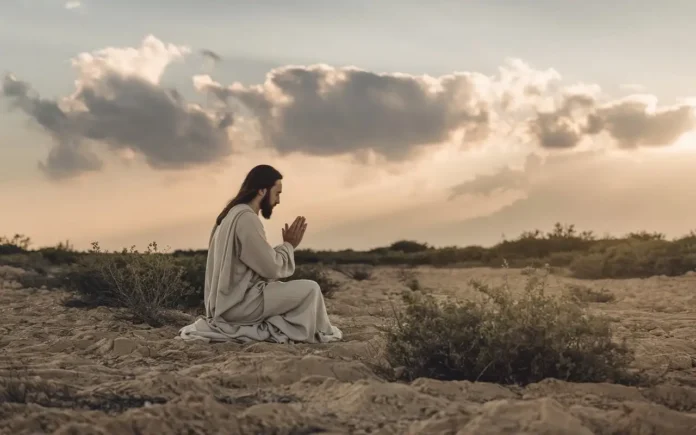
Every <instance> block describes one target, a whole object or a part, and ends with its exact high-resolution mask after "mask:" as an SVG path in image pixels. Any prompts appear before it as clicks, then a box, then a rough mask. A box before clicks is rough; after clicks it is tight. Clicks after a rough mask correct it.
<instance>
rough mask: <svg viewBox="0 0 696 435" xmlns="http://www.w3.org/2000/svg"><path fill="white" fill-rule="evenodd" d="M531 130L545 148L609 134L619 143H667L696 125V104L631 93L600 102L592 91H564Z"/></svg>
mask: <svg viewBox="0 0 696 435" xmlns="http://www.w3.org/2000/svg"><path fill="white" fill-rule="evenodd" d="M529 127H530V132H531V134H532V136H533V137H534V138H535V139H536V140H537V141H538V143H539V144H540V145H541V146H542V147H543V148H548V149H569V148H573V147H576V146H578V145H579V144H580V143H581V142H582V141H583V140H584V139H586V138H589V137H591V136H596V135H599V134H605V135H608V137H609V138H610V139H611V140H613V141H614V142H615V143H616V144H617V145H618V146H619V147H622V148H637V147H641V146H665V145H671V144H673V143H674V142H676V141H677V139H679V138H680V137H681V136H682V135H683V134H684V133H687V132H689V131H691V130H693V129H694V127H696V113H695V112H694V106H693V105H692V104H689V103H680V104H676V105H672V106H666V107H658V105H657V98H656V97H654V96H652V95H639V94H635V95H631V96H628V97H625V98H621V99H617V100H611V101H608V102H604V103H602V102H600V101H599V100H598V98H597V97H596V96H595V95H593V94H591V93H589V92H583V91H582V90H580V91H575V92H567V93H566V94H565V95H563V97H562V99H561V103H560V104H559V105H558V107H556V108H555V109H553V110H542V111H538V112H537V115H536V117H535V118H533V119H531V120H530V121H529Z"/></svg>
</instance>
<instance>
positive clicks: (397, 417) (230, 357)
mask: <svg viewBox="0 0 696 435" xmlns="http://www.w3.org/2000/svg"><path fill="white" fill-rule="evenodd" d="M21 273H23V271H22V270H21V269H16V268H12V267H3V268H2V271H1V277H2V283H1V286H0V332H1V334H0V381H1V384H0V399H4V402H5V403H2V404H0V421H1V422H2V423H0V432H1V433H7V434H40V433H57V434H168V433H181V434H184V433H185V434H193V433H200V434H204V433H205V434H208V433H210V434H237V433H239V434H310V433H323V434H343V433H350V434H367V433H371V434H416V433H423V434H499V433H509V434H512V433H515V434H566V435H572V434H593V433H595V434H689V433H696V412H695V411H696V370H695V369H694V367H693V361H694V360H693V356H696V340H695V337H696V276H694V275H692V274H687V275H684V276H680V277H672V278H666V277H652V278H647V279H628V280H602V281H586V280H582V281H580V280H575V279H571V278H567V277H564V276H562V275H553V276H551V277H550V281H549V283H548V284H549V289H550V291H559V292H560V291H563V289H564V288H566V286H567V285H568V284H575V285H582V286H586V287H590V288H595V289H602V288H604V289H606V290H608V291H609V292H611V293H612V294H613V295H614V296H615V300H613V301H609V302H601V303H599V302H597V303H595V302H590V303H588V308H589V309H590V310H597V311H601V312H603V313H605V314H606V315H608V316H610V317H611V319H612V321H613V325H614V327H615V331H616V334H617V335H618V337H620V338H622V337H627V338H629V340H630V341H629V343H630V344H631V347H632V348H634V349H635V351H636V359H635V362H634V366H635V368H636V369H643V370H647V371H649V372H650V373H653V374H654V375H656V376H660V379H661V380H660V382H659V383H658V384H656V385H650V386H644V387H633V386H623V385H614V384H579V383H567V382H562V381H558V380H545V381H542V382H539V383H535V384H530V385H527V386H526V387H518V386H505V385H497V384H487V383H472V382H468V381H437V380H432V379H423V378H421V379H417V380H415V381H413V382H411V383H397V382H387V381H385V380H383V379H382V378H380V377H378V376H377V375H376V374H375V372H374V371H373V370H372V369H371V365H370V364H369V361H370V358H373V357H374V356H375V355H376V353H378V352H379V348H380V343H381V342H380V335H379V334H378V331H377V326H378V325H380V324H383V322H384V321H385V319H386V317H385V316H387V315H388V313H389V311H390V310H391V303H392V302H393V303H395V304H398V303H399V301H400V295H401V293H402V292H404V291H410V290H408V289H407V287H406V286H405V285H404V284H403V283H402V281H401V280H400V279H399V276H398V275H399V269H398V268H395V267H394V268H390V267H379V268H377V269H375V272H374V276H373V277H372V279H369V280H365V281H353V280H350V279H348V278H346V277H345V276H343V275H341V274H339V273H337V272H336V273H334V272H333V271H332V272H331V273H332V278H334V279H335V280H337V281H340V283H341V287H340V289H339V290H338V291H337V292H336V293H335V295H334V296H333V297H332V298H331V299H327V301H326V303H327V307H328V310H329V314H330V316H331V319H332V321H333V322H334V324H335V325H337V326H338V327H340V328H342V329H343V331H344V334H345V337H344V338H345V341H343V342H341V343H333V344H320V345H307V344H301V345H281V344H272V343H253V344H212V345H211V344H205V343H199V342H194V343H190V342H183V341H181V340H179V339H177V338H175V337H176V335H177V331H178V328H179V327H181V326H183V325H185V324H186V323H188V322H190V321H191V320H192V319H193V317H192V316H191V315H189V314H184V313H181V314H180V319H181V320H180V322H179V323H178V324H171V325H168V326H165V327H161V328H152V327H148V326H146V325H134V324H133V323H131V322H128V321H126V320H119V317H118V316H116V315H115V314H116V313H115V310H112V309H107V308H96V309H84V308H67V307H65V306H63V305H62V304H61V301H62V300H63V299H64V298H66V297H67V293H65V292H63V291H62V290H54V289H45V288H44V289H28V288H22V287H21V285H19V283H18V281H17V280H16V277H17V275H19V274H21ZM413 273H415V274H416V276H417V278H418V280H419V281H420V283H421V284H422V288H423V291H427V292H430V293H431V294H435V295H437V296H439V297H442V298H460V299H465V298H468V297H472V292H473V291H474V290H473V289H472V288H471V287H470V286H469V284H468V282H469V280H470V279H471V278H476V279H479V280H481V281H483V282H491V283H495V282H501V281H502V280H504V279H507V280H508V281H509V283H510V284H511V286H513V287H520V288H521V287H522V286H523V284H524V281H525V279H526V275H525V273H524V272H523V270H520V269H487V268H476V269H455V268H450V269H444V268H443V269H435V268H426V267H422V268H421V267H419V268H415V269H413Z"/></svg>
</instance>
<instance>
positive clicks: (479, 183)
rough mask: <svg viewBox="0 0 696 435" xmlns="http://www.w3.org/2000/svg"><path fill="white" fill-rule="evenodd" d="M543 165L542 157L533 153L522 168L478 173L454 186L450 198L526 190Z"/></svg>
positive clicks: (506, 167) (505, 168)
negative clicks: (532, 177)
mask: <svg viewBox="0 0 696 435" xmlns="http://www.w3.org/2000/svg"><path fill="white" fill-rule="evenodd" d="M541 165H542V160H541V157H540V156H539V155H537V154H534V153H532V154H530V155H529V156H528V157H527V159H526V161H525V163H524V167H523V168H521V169H513V168H510V167H509V166H504V167H503V168H501V169H499V170H498V171H496V172H493V173H490V174H481V175H478V176H476V177H474V178H473V179H471V180H468V181H465V182H463V183H460V184H458V185H456V186H454V187H452V188H451V189H450V197H449V199H450V200H452V199H455V198H456V197H458V196H461V195H472V196H490V195H492V194H494V193H498V192H503V191H507V190H526V188H527V187H529V185H530V183H531V176H532V175H533V174H534V171H537V170H538V169H539V168H540V167H541Z"/></svg>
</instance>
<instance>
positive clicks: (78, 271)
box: [67, 243, 193, 326]
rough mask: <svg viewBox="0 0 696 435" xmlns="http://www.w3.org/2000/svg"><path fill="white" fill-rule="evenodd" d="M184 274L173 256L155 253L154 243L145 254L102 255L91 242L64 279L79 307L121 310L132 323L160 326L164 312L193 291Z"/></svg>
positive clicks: (179, 302)
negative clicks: (102, 307)
mask: <svg viewBox="0 0 696 435" xmlns="http://www.w3.org/2000/svg"><path fill="white" fill-rule="evenodd" d="M183 274H184V269H183V267H181V266H180V265H179V264H177V263H176V261H175V259H174V257H173V256H171V255H168V254H164V253H160V252H158V250H157V244H156V243H151V244H150V245H149V246H148V248H147V250H146V251H145V252H144V253H140V252H138V251H137V250H135V248H131V249H130V250H125V249H124V250H123V251H122V252H120V253H116V252H114V253H104V252H101V250H100V248H99V244H98V243H94V244H93V249H92V251H91V252H90V254H89V255H86V256H85V257H84V258H83V259H81V261H80V263H79V265H78V267H76V268H74V269H73V270H72V271H70V272H69V273H68V274H67V278H68V282H69V286H70V288H72V289H73V290H75V291H76V292H77V293H78V295H79V299H78V301H77V302H78V303H79V304H81V305H83V306H111V307H124V308H126V309H127V312H128V315H129V316H130V317H131V319H132V320H134V321H138V322H145V323H148V324H150V325H152V326H160V325H161V324H162V323H163V311H164V310H165V309H167V308H180V307H181V306H182V300H185V299H186V298H187V297H189V296H190V295H191V293H192V292H193V290H192V289H191V286H190V285H189V284H188V283H187V282H186V281H185V280H184V279H183V278H182V276H183ZM71 304H73V305H75V301H73V302H71Z"/></svg>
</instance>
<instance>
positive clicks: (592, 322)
mask: <svg viewBox="0 0 696 435" xmlns="http://www.w3.org/2000/svg"><path fill="white" fill-rule="evenodd" d="M545 279H546V276H545V275H538V274H537V275H532V276H529V277H528V284H527V286H526V288H525V289H524V292H523V293H522V295H521V296H520V297H515V296H514V295H513V292H512V290H511V289H510V288H509V287H507V286H506V285H503V286H500V287H491V286H488V285H486V284H483V283H480V282H472V283H471V285H472V286H473V287H474V288H475V289H476V290H478V291H479V292H480V293H481V295H482V296H483V297H482V298H481V299H480V300H474V301H467V302H461V303H458V302H457V303H456V302H447V303H438V302H437V301H436V300H435V299H434V298H433V297H431V296H428V295H423V294H422V293H419V292H412V293H407V294H405V295H404V298H405V302H406V308H405V310H404V311H403V312H397V313H396V315H395V318H394V322H393V324H392V325H390V326H388V327H387V328H386V330H385V332H386V338H387V346H386V359H387V362H388V364H389V366H391V368H393V369H398V370H396V371H397V372H398V373H399V377H400V378H402V379H405V380H413V379H415V378H418V377H429V378H435V379H441V380H469V381H483V382H497V383H504V384H521V385H525V384H528V383H531V382H538V381H541V380H542V379H545V378H557V379H562V380H567V381H574V382H604V381H615V382H624V381H626V380H627V379H628V375H627V367H628V365H629V363H630V362H631V361H632V358H633V355H632V352H631V351H630V350H629V349H628V347H627V346H626V345H625V344H624V343H616V342H615V341H614V340H613V336H612V332H611V329H610V323H609V321H608V320H607V319H605V318H602V317H597V316H595V315H592V314H589V313H587V312H585V311H584V310H583V309H582V308H581V307H579V306H578V305H577V304H575V303H574V302H573V301H572V300H570V299H567V298H562V297H554V296H550V295H548V294H546V293H545V291H544V289H545Z"/></svg>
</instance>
